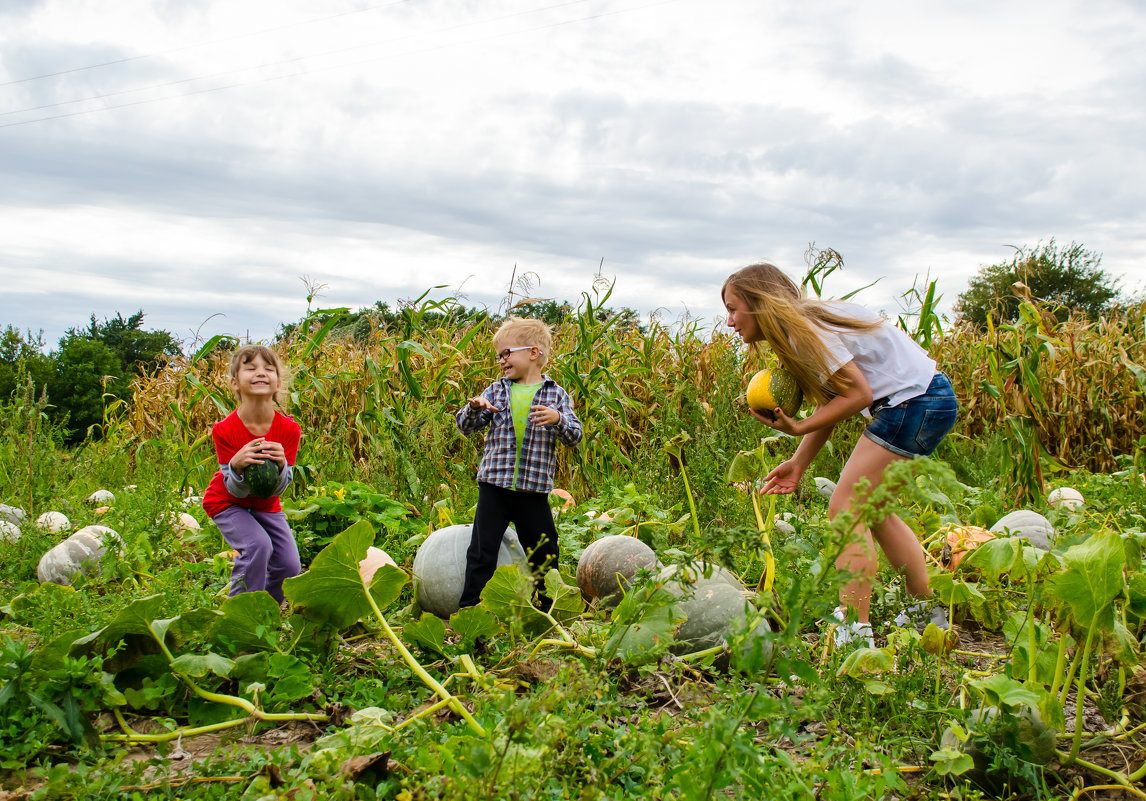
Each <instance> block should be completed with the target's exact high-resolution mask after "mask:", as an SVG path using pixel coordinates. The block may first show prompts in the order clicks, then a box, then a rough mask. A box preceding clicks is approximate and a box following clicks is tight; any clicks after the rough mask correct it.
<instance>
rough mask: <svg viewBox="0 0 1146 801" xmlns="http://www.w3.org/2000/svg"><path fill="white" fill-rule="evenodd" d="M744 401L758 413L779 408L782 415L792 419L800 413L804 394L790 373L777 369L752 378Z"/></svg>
mask: <svg viewBox="0 0 1146 801" xmlns="http://www.w3.org/2000/svg"><path fill="white" fill-rule="evenodd" d="M745 399H746V400H747V401H748V405H749V406H750V407H751V408H753V409H755V410H756V411H758V412H771V411H772V410H773V409H775V408H776V407H777V406H779V407H780V409H781V410H782V411H783V412H784V414H786V415H788V416H789V417H792V416H794V415H795V414H796V412H798V411H800V406H801V404H803V402H804V393H803V391H802V390H801V389H800V385H799V384H797V383H796V379H795V377H793V375H792V374H791V373H789V372H788V371H787V370H785V369H783V368H780V367H777V368H776V369H774V370H761V371H760V372H758V373H757V374H756V375H754V376H752V380H751V381H749V382H748V391H747V392H746V393H745Z"/></svg>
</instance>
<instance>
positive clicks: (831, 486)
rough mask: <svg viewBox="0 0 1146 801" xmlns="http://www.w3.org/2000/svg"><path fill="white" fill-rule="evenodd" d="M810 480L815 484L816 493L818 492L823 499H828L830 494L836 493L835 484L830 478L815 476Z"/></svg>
mask: <svg viewBox="0 0 1146 801" xmlns="http://www.w3.org/2000/svg"><path fill="white" fill-rule="evenodd" d="M812 480H813V481H815V482H816V492H818V493H819V494H820V495H821V496H822V497H824V498H829V499H830V498H831V497H832V493H833V492H835V491H836V482H834V481H832V480H831V479H830V478H824V477H823V476H816V477H815V478H813V479H812Z"/></svg>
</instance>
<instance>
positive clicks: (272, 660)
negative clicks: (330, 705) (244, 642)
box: [231, 651, 314, 708]
mask: <svg viewBox="0 0 1146 801" xmlns="http://www.w3.org/2000/svg"><path fill="white" fill-rule="evenodd" d="M231 680H232V681H234V682H236V683H237V684H238V685H239V691H240V692H241V693H242V694H243V695H245V696H246V695H249V694H248V693H247V689H246V688H247V687H249V686H250V685H251V684H252V683H259V684H263V685H265V687H266V691H265V692H264V693H263V695H262V700H263V702H264V705H265V708H269V707H271V706H274V705H276V704H280V705H282V704H289V703H290V702H292V701H297V700H299V699H301V698H306V697H307V696H309V695H310V694H311V693H313V692H314V676H313V675H312V674H311V672H310V668H308V667H307V666H306V663H305V662H303V661H302V660H300V659H299V658H298V657H296V656H293V655H292V654H280V653H271V652H268V651H260V652H259V653H257V654H243V655H242V656H240V657H238V658H236V659H235V669H234V670H233V671H231Z"/></svg>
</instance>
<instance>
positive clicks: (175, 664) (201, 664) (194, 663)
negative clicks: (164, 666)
mask: <svg viewBox="0 0 1146 801" xmlns="http://www.w3.org/2000/svg"><path fill="white" fill-rule="evenodd" d="M171 669H172V670H174V671H175V672H176V673H181V674H183V675H184V676H190V677H191V678H195V679H198V678H202V677H203V676H206V675H208V674H209V673H213V674H215V675H216V676H218V677H219V678H221V679H225V678H227V677H228V676H230V675H231V671H232V670H234V669H235V663H234V661H232V660H230V659H227V658H226V657H223V656H219V655H218V654H215V653H210V652H208V653H205V654H180V655H179V656H177V657H175V659H173V660H172V661H171Z"/></svg>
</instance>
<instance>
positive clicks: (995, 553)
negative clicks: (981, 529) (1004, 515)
mask: <svg viewBox="0 0 1146 801" xmlns="http://www.w3.org/2000/svg"><path fill="white" fill-rule="evenodd" d="M1022 552H1023V545H1022V541H1021V540H1020V539H1019V538H1018V537H999V538H997V539H993V540H988V541H987V542H984V543H983V544H982V545H980V546H979V547H978V548H976V549H975V550H973V551H972V552H971V554H970V556H968V557H967V559H966V561H965V562H964V564H965V565H966V566H967V567H968V568H972V567H973V568H975V569H976V570H978V571H979V572H980V573H982V574H983V576H985V577H986V578H987V579H988V580H990V581H992V582H998V580H999V578H1000V577H1002V576H1004V575H1007V574H1009V573H1011V571H1013V570H1014V569H1015V568H1016V567H1017V566H1019V565H1021V564H1022Z"/></svg>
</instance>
